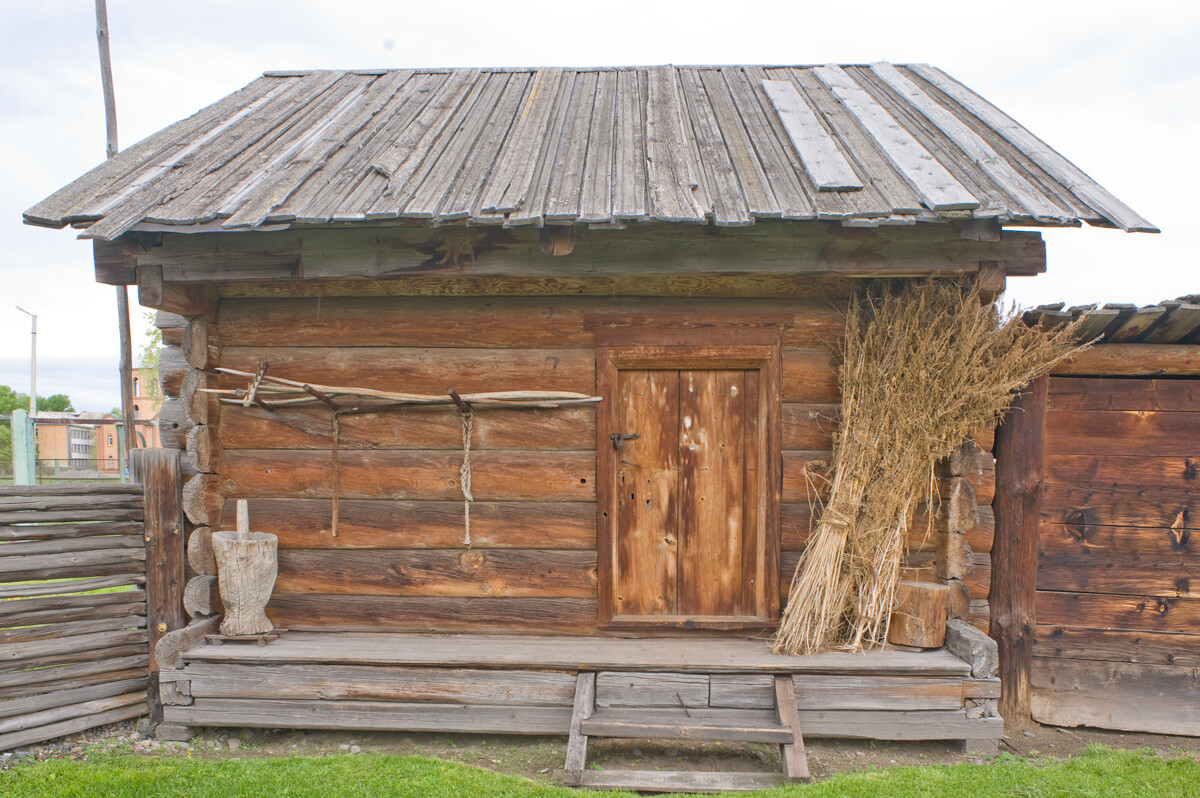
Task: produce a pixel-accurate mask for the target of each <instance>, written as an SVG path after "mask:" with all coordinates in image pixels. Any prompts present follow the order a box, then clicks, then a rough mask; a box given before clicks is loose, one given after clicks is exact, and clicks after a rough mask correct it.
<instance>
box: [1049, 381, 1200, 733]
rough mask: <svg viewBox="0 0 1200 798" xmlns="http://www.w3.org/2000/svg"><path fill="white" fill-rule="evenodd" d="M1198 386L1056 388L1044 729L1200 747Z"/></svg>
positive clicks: (1082, 384)
mask: <svg viewBox="0 0 1200 798" xmlns="http://www.w3.org/2000/svg"><path fill="white" fill-rule="evenodd" d="M1198 467H1200V380H1197V379H1136V378H1132V379H1131V378H1126V379H1120V378H1081V377H1054V378H1051V380H1050V388H1049V398H1048V409H1047V414H1046V447H1045V488H1044V492H1043V497H1042V513H1041V523H1040V528H1039V533H1038V539H1037V545H1038V551H1037V627H1036V639H1035V642H1034V646H1033V655H1034V656H1033V662H1032V709H1033V717H1034V718H1035V719H1036V720H1039V721H1042V722H1046V723H1054V724H1062V725H1080V724H1084V725H1089V726H1101V727H1104V728H1113V729H1127V730H1142V731H1153V732H1159V733H1166V734H1191V735H1195V734H1200V709H1198V707H1200V679H1198V678H1197V671H1196V668H1197V666H1200V633H1198V632H1200V579H1197V577H1196V575H1197V573H1200V556H1198V553H1197V552H1198V550H1197V548H1196V546H1197V545H1200V544H1198V543H1197V539H1198V537H1197V533H1198V532H1200V476H1198Z"/></svg>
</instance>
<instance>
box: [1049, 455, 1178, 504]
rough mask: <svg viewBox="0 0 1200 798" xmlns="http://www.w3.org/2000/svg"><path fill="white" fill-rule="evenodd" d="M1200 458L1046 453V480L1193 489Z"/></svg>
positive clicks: (1100, 486) (1116, 486) (1127, 487)
mask: <svg viewBox="0 0 1200 798" xmlns="http://www.w3.org/2000/svg"><path fill="white" fill-rule="evenodd" d="M1198 478H1200V462H1198V461H1197V460H1194V459H1192V457H1190V456H1180V457H1159V456H1137V455H1131V456H1125V457H1114V456H1098V455H1084V454H1079V455H1064V454H1060V455H1050V454H1047V455H1046V474H1045V481H1046V483H1047V484H1053V485H1066V486H1070V487H1085V488H1088V487H1090V488H1091V489H1093V490H1095V489H1104V488H1110V489H1114V490H1121V489H1124V490H1140V489H1149V490H1152V491H1158V492H1168V491H1169V492H1174V493H1176V494H1179V495H1187V494H1188V493H1192V492H1195V490H1196V485H1197V484H1198V483H1197V479H1198Z"/></svg>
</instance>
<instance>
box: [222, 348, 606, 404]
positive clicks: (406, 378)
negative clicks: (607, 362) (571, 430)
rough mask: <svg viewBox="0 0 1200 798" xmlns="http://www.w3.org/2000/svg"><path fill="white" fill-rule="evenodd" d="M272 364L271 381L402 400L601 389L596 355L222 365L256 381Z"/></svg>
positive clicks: (310, 356)
mask: <svg viewBox="0 0 1200 798" xmlns="http://www.w3.org/2000/svg"><path fill="white" fill-rule="evenodd" d="M263 360H266V361H267V362H268V363H269V366H268V373H269V374H271V375H272V376H274V377H283V378H285V379H290V380H298V381H300V382H306V383H313V384H321V385H338V386H352V387H355V388H372V389H378V390H390V391H399V392H402V393H422V394H444V393H445V392H446V389H447V388H454V389H455V390H457V391H458V392H459V393H460V394H465V393H477V392H482V391H516V390H527V391H534V390H536V391H575V392H578V393H587V394H590V393H591V392H592V391H594V390H595V387H596V358H595V352H594V350H592V349H466V348H463V349H457V348H456V349H446V348H443V349H438V348H434V347H424V348H399V347H302V346H287V347H279V346H276V347H240V346H231V347H226V348H225V350H224V352H223V353H222V356H221V365H222V366H223V367H225V368H230V369H235V370H237V371H246V372H251V373H253V372H254V371H255V370H256V369H257V368H258V364H259V363H260V362H261V361H263ZM248 382H249V381H248V380H247V379H246V378H244V377H234V376H232V375H224V376H222V377H220V378H219V379H218V384H219V385H221V386H222V387H226V388H245V387H246V385H247V383H248Z"/></svg>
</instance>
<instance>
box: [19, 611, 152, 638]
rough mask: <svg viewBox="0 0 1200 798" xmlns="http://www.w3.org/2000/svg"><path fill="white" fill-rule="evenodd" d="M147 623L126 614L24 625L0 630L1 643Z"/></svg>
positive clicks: (88, 632) (144, 620)
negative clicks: (87, 619)
mask: <svg viewBox="0 0 1200 798" xmlns="http://www.w3.org/2000/svg"><path fill="white" fill-rule="evenodd" d="M145 625H146V619H145V617H143V616H141V615H126V616H123V617H118V618H101V619H99V620H93V621H70V622H68V623H48V624H43V625H41V626H24V627H21V628H19V629H4V630H0V643H21V642H26V641H30V640H49V639H51V638H55V639H65V638H68V637H73V636H75V635H83V634H91V633H93V632H109V631H114V630H118V629H140V628H141V627H143V626H145Z"/></svg>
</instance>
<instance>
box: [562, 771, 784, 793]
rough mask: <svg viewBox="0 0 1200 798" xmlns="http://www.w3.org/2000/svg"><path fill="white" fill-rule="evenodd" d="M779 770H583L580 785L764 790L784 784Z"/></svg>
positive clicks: (646, 789)
mask: <svg viewBox="0 0 1200 798" xmlns="http://www.w3.org/2000/svg"><path fill="white" fill-rule="evenodd" d="M784 783H785V781H784V778H783V776H782V775H781V774H779V773H738V772H730V773H718V772H713V771H687V770H585V771H584V772H583V784H582V786H584V787H588V788H590V789H593V790H640V791H642V792H689V793H692V792H730V791H734V790H737V791H751V790H765V789H769V788H771V787H778V786H779V785H781V784H784Z"/></svg>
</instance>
